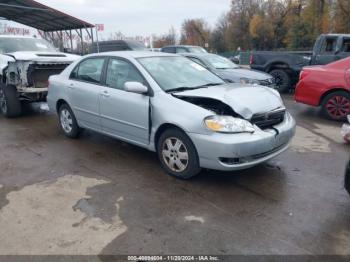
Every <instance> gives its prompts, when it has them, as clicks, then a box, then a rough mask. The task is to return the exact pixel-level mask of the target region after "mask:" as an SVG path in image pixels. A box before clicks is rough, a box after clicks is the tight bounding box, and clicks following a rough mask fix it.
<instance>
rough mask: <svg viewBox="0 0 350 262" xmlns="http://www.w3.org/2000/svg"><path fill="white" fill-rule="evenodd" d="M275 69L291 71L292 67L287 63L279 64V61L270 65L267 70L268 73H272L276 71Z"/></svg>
mask: <svg viewBox="0 0 350 262" xmlns="http://www.w3.org/2000/svg"><path fill="white" fill-rule="evenodd" d="M275 69H284V70H286V71H287V70H289V69H290V66H289V65H288V64H287V63H286V62H279V61H276V62H272V63H270V64H269V65H268V66H267V69H266V72H268V73H269V72H271V71H272V70H275Z"/></svg>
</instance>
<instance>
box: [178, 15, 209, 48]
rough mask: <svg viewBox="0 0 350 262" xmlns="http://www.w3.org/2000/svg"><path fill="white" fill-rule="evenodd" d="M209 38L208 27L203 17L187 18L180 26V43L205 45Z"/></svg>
mask: <svg viewBox="0 0 350 262" xmlns="http://www.w3.org/2000/svg"><path fill="white" fill-rule="evenodd" d="M209 40H210V28H209V26H208V24H207V22H205V21H204V19H187V20H185V21H184V22H183V23H182V27H181V44H186V45H198V46H203V47H204V46H205V44H206V43H209Z"/></svg>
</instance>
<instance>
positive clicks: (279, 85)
mask: <svg viewBox="0 0 350 262" xmlns="http://www.w3.org/2000/svg"><path fill="white" fill-rule="evenodd" d="M270 75H272V76H273V78H274V79H275V83H276V89H277V90H278V91H279V92H281V93H286V92H288V90H289V89H290V87H291V84H292V80H291V78H290V76H289V74H288V73H287V72H286V71H284V70H282V69H274V70H272V71H271V72H270Z"/></svg>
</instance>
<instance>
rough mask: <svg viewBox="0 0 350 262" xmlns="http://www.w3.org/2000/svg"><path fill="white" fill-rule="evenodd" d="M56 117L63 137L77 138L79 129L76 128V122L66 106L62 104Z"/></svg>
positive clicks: (70, 110)
mask: <svg viewBox="0 0 350 262" xmlns="http://www.w3.org/2000/svg"><path fill="white" fill-rule="evenodd" d="M58 116H59V123H60V127H61V130H62V131H63V133H64V134H65V136H67V137H69V138H77V137H78V136H79V134H80V131H81V129H80V128H79V126H78V122H77V120H76V118H75V116H74V113H73V111H72V109H71V108H70V107H69V106H68V105H67V104H63V105H61V107H60V108H59V110H58Z"/></svg>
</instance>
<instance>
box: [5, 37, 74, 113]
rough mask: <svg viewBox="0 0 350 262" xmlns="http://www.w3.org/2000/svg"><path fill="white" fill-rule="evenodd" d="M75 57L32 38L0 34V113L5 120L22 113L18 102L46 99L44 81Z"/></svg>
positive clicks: (46, 84) (62, 68) (58, 72)
mask: <svg viewBox="0 0 350 262" xmlns="http://www.w3.org/2000/svg"><path fill="white" fill-rule="evenodd" d="M77 59H79V56H77V55H72V54H66V53H61V52H58V51H57V50H56V49H55V48H54V47H53V46H52V45H51V44H50V43H49V42H47V41H46V40H43V39H39V38H34V37H19V36H5V35H0V111H1V113H2V114H3V115H4V116H5V117H8V118H12V117H18V116H20V115H21V113H22V103H23V102H24V101H26V102H42V101H45V100H46V95H47V91H48V79H49V77H50V76H51V75H57V74H60V73H61V72H62V71H63V70H64V69H65V68H66V67H67V66H68V65H69V64H71V63H72V62H74V61H75V60H77Z"/></svg>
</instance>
